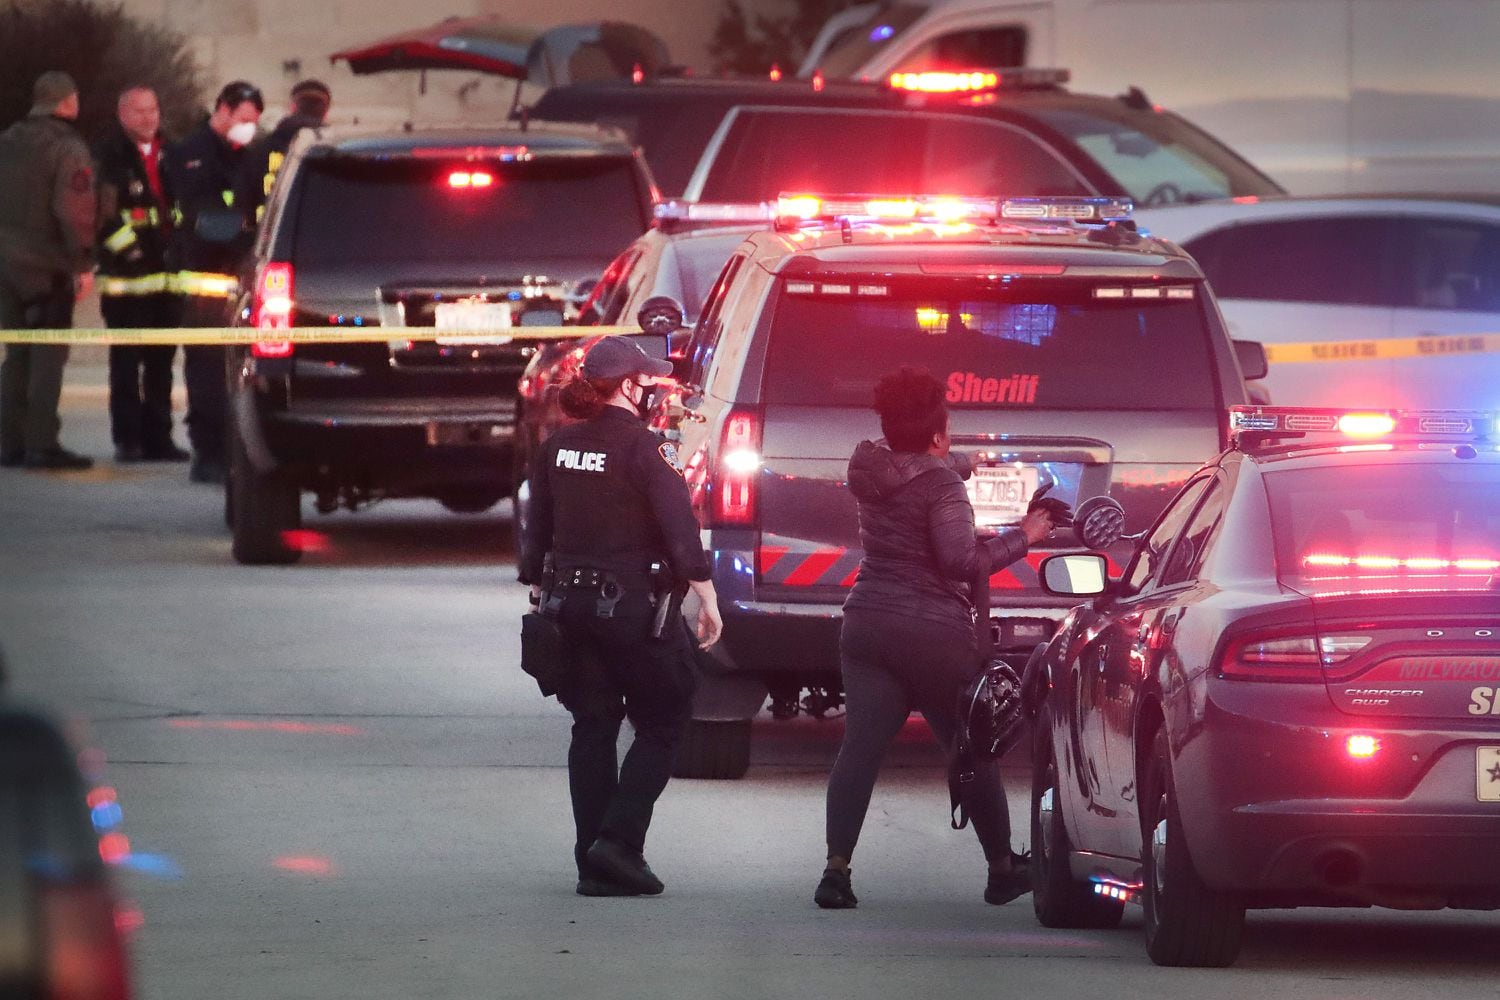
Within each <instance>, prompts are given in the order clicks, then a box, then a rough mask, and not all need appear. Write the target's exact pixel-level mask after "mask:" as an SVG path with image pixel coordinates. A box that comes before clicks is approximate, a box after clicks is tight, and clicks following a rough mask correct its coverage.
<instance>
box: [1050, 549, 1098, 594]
mask: <svg viewBox="0 0 1500 1000" xmlns="http://www.w3.org/2000/svg"><path fill="white" fill-rule="evenodd" d="M1040 576H1041V578H1042V589H1043V590H1045V591H1046V592H1047V593H1049V594H1052V595H1053V596H1055V597H1093V596H1095V595H1097V594H1102V593H1104V591H1105V590H1107V589H1108V588H1109V563H1108V562H1107V561H1106V560H1105V558H1104V557H1103V556H1101V555H1098V554H1096V553H1093V552H1082V553H1072V554H1069V555H1062V556H1051V557H1049V558H1047V559H1043V560H1042V565H1041V569H1040Z"/></svg>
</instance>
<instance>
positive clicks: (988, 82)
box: [886, 68, 1072, 94]
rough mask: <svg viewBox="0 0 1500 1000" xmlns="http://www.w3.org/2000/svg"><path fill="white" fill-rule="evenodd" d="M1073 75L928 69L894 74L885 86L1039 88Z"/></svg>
mask: <svg viewBox="0 0 1500 1000" xmlns="http://www.w3.org/2000/svg"><path fill="white" fill-rule="evenodd" d="M1071 78H1072V74H1071V73H1069V72H1068V71H1067V70H1065V69H1037V68H1012V69H973V70H963V71H959V72H953V71H946V70H926V71H922V72H915V73H911V72H898V73H892V74H891V75H890V77H888V78H887V80H886V85H887V86H888V87H890V89H892V90H901V91H906V92H907V93H913V94H979V93H985V92H989V91H996V90H1039V89H1044V88H1047V87H1059V86H1062V85H1063V84H1065V83H1067V82H1068V81H1069V80H1070V79H1071Z"/></svg>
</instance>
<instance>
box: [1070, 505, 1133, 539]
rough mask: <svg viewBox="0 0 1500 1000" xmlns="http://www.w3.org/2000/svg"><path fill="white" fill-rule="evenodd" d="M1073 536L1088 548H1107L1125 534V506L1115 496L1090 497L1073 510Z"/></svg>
mask: <svg viewBox="0 0 1500 1000" xmlns="http://www.w3.org/2000/svg"><path fill="white" fill-rule="evenodd" d="M1073 536H1074V537H1075V538H1077V539H1078V543H1079V544H1080V545H1082V546H1083V547H1084V548H1086V549H1107V548H1109V547H1110V546H1111V545H1114V544H1115V543H1116V542H1118V541H1119V540H1120V539H1121V538H1123V537H1124V536H1125V508H1124V507H1121V506H1120V502H1119V501H1118V500H1116V499H1114V498H1113V497H1105V496H1098V497H1089V498H1088V499H1087V500H1085V501H1083V503H1081V504H1079V505H1078V509H1077V510H1076V511H1074V512H1073Z"/></svg>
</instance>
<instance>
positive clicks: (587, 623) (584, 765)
mask: <svg viewBox="0 0 1500 1000" xmlns="http://www.w3.org/2000/svg"><path fill="white" fill-rule="evenodd" d="M670 373H671V366H670V365H669V364H667V363H666V362H664V361H656V360H653V359H651V358H648V357H647V356H646V355H645V353H644V352H643V351H642V350H641V349H640V348H639V347H638V346H636V344H634V343H633V342H632V341H630V340H628V339H625V338H623V337H608V338H605V339H604V340H601V341H600V342H599V343H597V344H595V345H594V347H592V348H591V349H590V350H589V352H588V355H587V356H586V357H585V358H584V361H583V365H582V368H581V370H580V372H579V374H578V376H577V377H575V378H574V379H572V380H571V381H570V382H568V383H566V384H565V385H564V386H563V388H562V400H561V401H562V406H563V410H564V412H566V413H567V414H568V415H569V416H572V417H576V418H581V419H582V420H583V422H582V423H579V424H574V425H571V426H568V427H564V428H562V429H561V430H559V431H557V432H556V433H555V434H553V435H552V437H550V438H549V439H548V440H547V441H546V442H545V443H544V444H543V446H542V447H541V449H540V450H539V451H538V453H537V457H536V460H535V465H534V466H533V468H532V471H531V489H532V494H531V506H530V518H529V520H528V522H527V525H526V537H525V541H526V546H525V550H526V551H525V555H524V556H523V560H522V566H521V580H522V582H524V583H529V584H531V594H532V600H533V602H537V601H539V600H540V601H541V602H542V603H543V611H544V613H555V614H556V615H557V617H558V620H559V627H560V628H561V630H562V632H563V637H564V640H565V642H566V644H567V646H568V648H569V652H570V661H571V664H570V672H569V675H568V677H567V679H566V680H565V681H564V683H563V684H562V685H561V687H560V689H559V691H558V699H559V700H560V701H561V702H562V703H563V704H564V705H565V706H566V707H567V708H568V710H569V711H571V712H572V713H573V741H572V745H571V746H570V748H569V750H568V784H569V789H570V791H571V793H572V800H573V820H574V824H575V826H576V828H577V834H578V836H577V840H576V843H575V846H574V860H575V861H576V862H577V865H578V893H579V895H584V896H631V895H656V894H658V893H660V892H661V891H662V889H663V886H662V883H661V880H660V879H658V878H657V877H656V875H655V874H654V873H653V872H652V871H651V868H650V866H648V865H647V864H646V859H645V856H644V847H645V840H646V830H647V827H648V826H649V825H650V823H651V813H652V810H653V808H654V807H655V805H656V800H657V798H658V797H659V796H660V795H661V793H662V791H663V790H664V789H665V788H666V785H667V780H668V779H669V778H670V777H671V774H672V764H673V761H674V759H675V757H676V753H677V747H678V745H679V744H680V742H681V740H682V734H683V730H684V728H685V726H686V724H687V722H688V719H689V717H690V716H691V712H692V695H693V687H694V680H695V679H694V673H693V662H692V656H693V650H692V645H691V638H690V636H689V635H688V631H687V629H686V628H685V627H684V625H683V624H682V622H681V621H680V620H679V621H668V622H667V624H666V627H665V628H664V629H663V630H662V635H661V637H660V638H652V635H651V633H652V631H653V625H654V620H653V619H654V612H655V604H654V601H653V596H654V595H653V589H655V590H656V592H657V593H660V592H661V591H662V589H663V587H662V584H661V581H660V579H659V578H658V579H657V580H653V574H652V567H653V565H655V566H658V567H660V568H661V569H662V570H663V571H665V573H666V574H668V575H669V578H670V585H673V586H677V587H679V588H682V587H686V588H690V589H691V590H692V592H693V594H694V596H695V597H696V598H697V599H698V602H699V605H700V607H699V610H698V613H697V637H698V641H699V644H700V645H701V646H702V647H704V648H707V647H708V646H710V645H712V644H713V643H714V642H716V641H718V638H719V632H720V630H721V629H722V628H723V622H722V620H721V619H720V617H719V606H718V598H717V597H716V595H715V594H714V586H713V583H712V581H711V580H710V579H709V567H708V557H707V556H706V555H705V554H704V551H703V546H702V543H701V542H700V540H699V535H698V521H697V518H696V517H695V515H694V514H693V510H692V505H691V501H690V499H689V496H688V489H687V484H686V483H685V482H684V481H683V478H682V473H681V471H680V469H679V468H678V466H677V462H676V451H675V449H674V448H673V446H672V444H670V443H668V442H663V441H662V440H661V439H660V438H658V437H657V436H656V435H655V434H653V433H652V432H651V431H650V430H649V429H647V427H646V425H645V423H644V420H643V418H644V416H645V414H646V411H647V408H648V397H649V396H650V394H651V392H652V386H654V385H655V384H656V379H657V378H660V377H662V376H665V375H668V374H670ZM549 555H550V559H551V564H552V569H551V571H550V575H545V574H547V572H548V571H547V570H546V568H545V564H546V560H547V557H548V556H549ZM544 584H545V586H544ZM680 592H681V591H680V590H679V593H680ZM660 599H661V600H666V599H667V598H666V597H665V596H663V597H661V598H660ZM627 716H628V717H629V719H630V723H631V726H632V727H633V728H634V730H635V741H634V742H633V743H632V744H631V747H630V751H629V752H628V753H627V754H626V755H625V760H624V762H623V763H621V764H619V765H617V763H616V752H615V746H616V741H617V740H618V738H619V733H620V723H621V722H622V721H623V720H624V719H625V718H626V717H627Z"/></svg>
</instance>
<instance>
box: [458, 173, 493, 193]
mask: <svg viewBox="0 0 1500 1000" xmlns="http://www.w3.org/2000/svg"><path fill="white" fill-rule="evenodd" d="M494 185H495V175H494V174H492V173H490V172H489V171H487V170H455V171H453V172H452V173H451V174H449V175H448V186H449V187H451V188H459V189H469V188H487V187H494Z"/></svg>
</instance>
